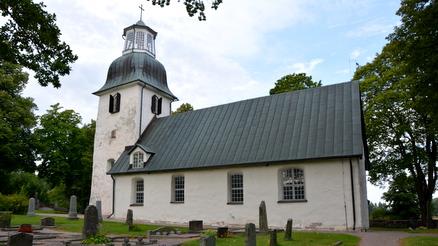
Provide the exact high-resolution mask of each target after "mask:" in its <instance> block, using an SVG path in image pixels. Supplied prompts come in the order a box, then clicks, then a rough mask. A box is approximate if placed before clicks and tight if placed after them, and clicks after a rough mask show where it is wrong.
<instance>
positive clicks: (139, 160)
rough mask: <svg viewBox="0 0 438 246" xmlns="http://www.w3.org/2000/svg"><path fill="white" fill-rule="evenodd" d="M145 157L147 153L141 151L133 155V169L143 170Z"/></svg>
mask: <svg viewBox="0 0 438 246" xmlns="http://www.w3.org/2000/svg"><path fill="white" fill-rule="evenodd" d="M144 157H145V153H144V152H143V151H141V150H138V151H135V152H134V153H132V168H143V167H144Z"/></svg>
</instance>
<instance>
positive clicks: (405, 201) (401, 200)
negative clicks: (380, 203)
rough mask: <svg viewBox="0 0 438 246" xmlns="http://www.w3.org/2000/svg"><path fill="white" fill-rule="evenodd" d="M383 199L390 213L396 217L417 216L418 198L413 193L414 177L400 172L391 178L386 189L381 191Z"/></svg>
mask: <svg viewBox="0 0 438 246" xmlns="http://www.w3.org/2000/svg"><path fill="white" fill-rule="evenodd" d="M383 199H384V200H385V201H387V202H388V205H389V209H390V213H391V215H392V216H393V218H396V219H411V218H418V217H419V210H420V209H419V206H418V198H417V195H416V194H415V185H414V179H413V178H412V177H411V176H407V175H406V173H400V174H399V175H397V176H396V177H394V178H393V181H392V182H391V185H390V186H389V189H388V191H386V192H385V193H383Z"/></svg>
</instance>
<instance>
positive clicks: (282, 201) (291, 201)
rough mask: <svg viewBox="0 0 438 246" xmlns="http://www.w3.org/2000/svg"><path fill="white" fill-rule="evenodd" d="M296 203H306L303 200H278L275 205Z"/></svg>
mask: <svg viewBox="0 0 438 246" xmlns="http://www.w3.org/2000/svg"><path fill="white" fill-rule="evenodd" d="M297 202H307V200H306V199H303V200H280V201H278V202H277V203H297Z"/></svg>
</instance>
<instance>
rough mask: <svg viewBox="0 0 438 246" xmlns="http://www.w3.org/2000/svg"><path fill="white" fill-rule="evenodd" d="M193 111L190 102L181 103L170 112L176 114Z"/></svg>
mask: <svg viewBox="0 0 438 246" xmlns="http://www.w3.org/2000/svg"><path fill="white" fill-rule="evenodd" d="M189 111H193V106H192V105H191V104H190V103H183V104H181V106H179V108H177V109H176V111H174V112H172V114H178V113H184V112H189Z"/></svg>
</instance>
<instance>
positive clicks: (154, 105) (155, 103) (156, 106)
mask: <svg viewBox="0 0 438 246" xmlns="http://www.w3.org/2000/svg"><path fill="white" fill-rule="evenodd" d="M162 101H163V99H162V98H159V97H158V96H156V95H153V96H152V102H151V111H152V113H153V114H156V115H160V114H161V105H162Z"/></svg>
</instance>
